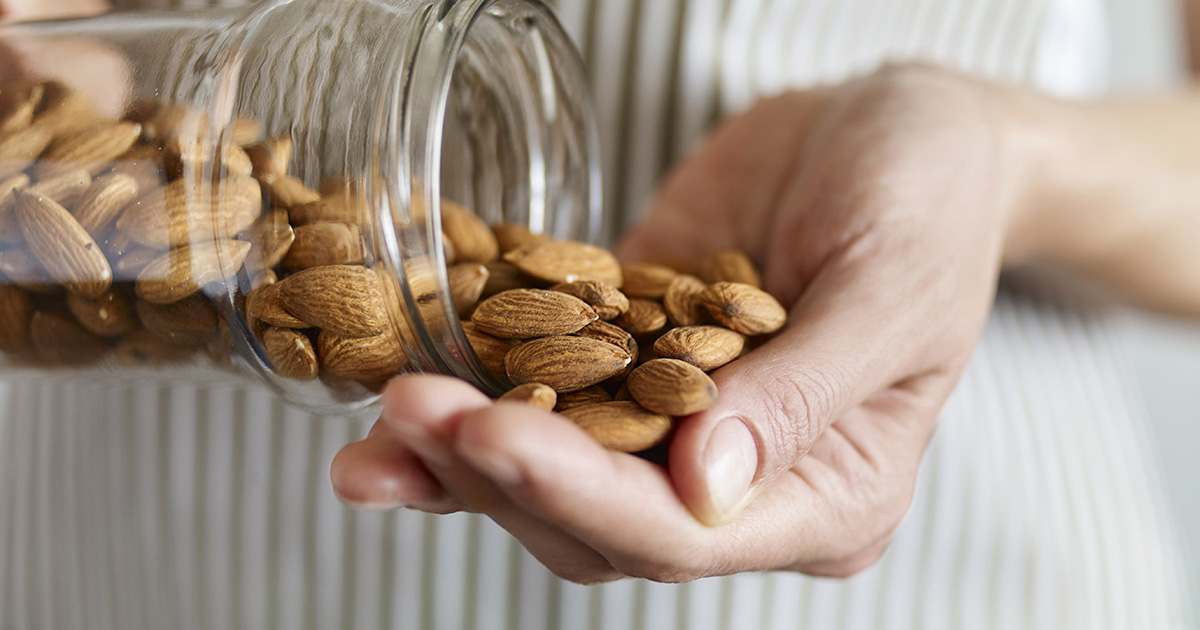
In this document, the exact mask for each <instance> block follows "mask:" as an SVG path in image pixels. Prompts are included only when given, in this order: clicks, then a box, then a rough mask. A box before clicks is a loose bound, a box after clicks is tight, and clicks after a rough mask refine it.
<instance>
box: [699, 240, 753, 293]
mask: <svg viewBox="0 0 1200 630" xmlns="http://www.w3.org/2000/svg"><path fill="white" fill-rule="evenodd" d="M699 273H700V277H701V278H702V279H703V280H704V281H705V282H707V283H709V284H716V283H718V282H740V283H742V284H748V285H750V286H752V287H755V288H759V289H761V288H762V278H761V277H760V276H759V275H758V270H757V269H755V267H754V262H752V261H751V260H750V257H749V256H747V255H746V254H744V253H743V252H741V251H739V250H736V249H727V250H725V251H720V252H717V253H715V254H712V255H711V256H709V257H707V258H705V259H704V261H703V262H701V263H700V269H699Z"/></svg>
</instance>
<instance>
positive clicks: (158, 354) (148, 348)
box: [112, 330, 196, 366]
mask: <svg viewBox="0 0 1200 630" xmlns="http://www.w3.org/2000/svg"><path fill="white" fill-rule="evenodd" d="M195 353H196V346H194V345H180V344H174V343H169V342H167V341H166V340H164V339H163V338H162V337H161V336H159V335H157V334H155V333H152V332H150V331H149V330H139V331H136V332H134V333H132V334H129V335H125V336H124V337H121V340H120V341H118V342H117V345H116V346H114V347H113V351H112V356H113V359H114V360H115V361H116V362H117V363H119V364H122V365H132V366H147V365H166V364H170V363H182V362H184V361H187V360H189V359H190V358H192V356H193V355H194V354H195Z"/></svg>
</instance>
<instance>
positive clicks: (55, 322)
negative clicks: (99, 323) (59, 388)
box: [29, 312, 108, 365]
mask: <svg viewBox="0 0 1200 630" xmlns="http://www.w3.org/2000/svg"><path fill="white" fill-rule="evenodd" d="M29 338H30V341H31V342H32V343H33V348H34V350H36V351H37V353H38V355H40V356H41V358H42V360H44V361H46V362H48V363H52V364H56V365H57V364H62V365H85V364H88V363H94V362H95V361H98V360H99V359H100V357H101V356H103V355H104V353H105V352H106V351H107V350H108V346H107V344H105V343H104V340H103V339H101V338H100V337H97V336H96V335H93V334H92V333H90V332H88V331H87V330H86V329H84V328H83V326H80V325H79V324H77V323H76V322H75V320H73V319H71V318H69V317H67V316H65V315H59V314H58V313H45V312H37V313H34V314H33V318H32V320H30V323H29Z"/></svg>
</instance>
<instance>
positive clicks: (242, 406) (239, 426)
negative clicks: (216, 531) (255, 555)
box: [229, 387, 247, 630]
mask: <svg viewBox="0 0 1200 630" xmlns="http://www.w3.org/2000/svg"><path fill="white" fill-rule="evenodd" d="M230 403H231V404H232V405H233V444H231V445H230V446H231V447H232V449H233V454H232V455H231V457H232V458H233V461H232V462H230V463H231V467H230V471H229V474H230V477H231V478H232V479H233V488H231V489H230V491H231V493H232V494H231V497H230V499H229V500H230V501H232V502H233V504H232V508H233V509H231V510H229V531H230V532H232V534H233V539H232V540H231V541H230V546H229V551H230V554H231V556H232V557H231V558H230V566H231V567H232V568H233V571H231V575H230V576H229V599H230V609H229V610H230V615H232V616H233V628H234V630H240V629H241V628H242V614H243V611H242V566H241V564H240V563H239V560H241V558H242V550H243V549H244V548H245V545H246V539H245V537H244V535H243V534H244V532H243V530H242V518H244V515H243V514H242V507H243V506H242V503H244V502H245V500H246V492H245V490H246V484H247V480H246V462H245V459H246V390H245V389H243V388H241V387H238V388H235V389H234V390H233V395H232V400H231V401H230Z"/></svg>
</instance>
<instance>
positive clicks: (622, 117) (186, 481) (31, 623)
mask: <svg viewBox="0 0 1200 630" xmlns="http://www.w3.org/2000/svg"><path fill="white" fill-rule="evenodd" d="M593 3H595V6H593ZM135 4H136V2H135ZM142 4H143V5H145V6H149V5H151V4H153V3H151V2H149V1H146V2H144V3H142ZM165 4H170V2H167V3H165ZM189 4H194V3H189ZM226 4H228V3H226ZM558 5H559V7H558V8H559V10H560V12H561V15H562V16H563V20H564V23H565V24H566V25H567V27H568V28H569V30H570V31H571V32H572V35H573V36H574V38H575V39H576V41H577V42H579V44H580V47H581V49H583V50H584V51H585V52H586V54H587V57H588V61H589V63H590V68H591V73H592V80H593V87H594V88H595V92H596V97H597V105H598V112H599V116H600V122H601V126H602V134H601V137H602V139H603V142H604V155H605V164H604V166H605V175H606V178H607V179H606V190H605V193H606V196H607V199H608V201H609V204H610V212H612V213H618V212H619V210H630V212H628V213H627V214H628V215H630V216H633V215H634V214H635V212H632V210H633V209H636V208H638V207H640V206H641V205H642V204H643V203H644V202H645V199H646V197H647V196H648V194H649V193H650V192H651V191H652V190H653V188H654V186H655V185H656V183H657V182H658V180H659V177H660V175H661V173H662V172H663V171H664V170H665V168H666V167H667V166H668V165H669V164H670V163H671V162H673V161H675V160H677V159H678V158H679V157H680V156H681V155H683V154H684V153H685V152H686V151H687V150H688V149H689V148H691V147H694V146H695V145H696V143H697V142H698V141H699V140H700V139H701V138H702V137H703V136H704V134H705V132H706V130H707V129H709V128H710V127H711V125H712V123H713V122H714V121H715V120H716V119H717V118H718V117H719V116H720V115H721V114H723V113H727V112H731V111H734V110H736V109H738V108H741V107H744V106H746V105H748V104H750V103H751V102H753V101H754V100H755V99H756V98H758V97H760V96H762V95H764V94H768V93H771V92H775V91H778V90H781V89H785V88H787V87H795V86H804V85H810V84H813V83H817V82H831V81H837V80H840V79H843V78H845V77H847V76H849V75H852V74H855V73H860V72H864V71H868V70H870V69H871V68H873V67H875V66H876V65H877V64H878V63H879V61H880V60H882V59H910V58H926V59H932V60H936V61H939V62H942V63H946V64H949V65H952V66H955V67H958V68H961V69H964V70H967V71H971V72H975V73H979V74H982V75H985V76H990V77H995V78H998V79H1003V80H1012V81H1023V82H1028V83H1032V84H1035V85H1038V86H1040V87H1042V88H1045V89H1049V90H1054V91H1057V92H1062V93H1076V94H1082V93H1088V92H1093V91H1096V90H1099V89H1102V88H1103V68H1104V67H1105V65H1104V48H1105V47H1104V41H1103V37H1102V35H1101V33H1102V32H1103V28H1102V26H1103V22H1102V19H1103V16H1102V14H1101V13H1100V11H1099V5H1098V3H1096V2H1092V1H1089V0H987V1H984V0H645V1H639V0H564V1H562V2H559V3H558ZM589 16H594V17H595V21H594V22H593V23H590V24H589V23H587V21H588V18H589ZM677 22H681V23H682V24H683V28H681V29H679V31H678V32H679V35H680V38H679V39H678V41H676V38H675V35H674V33H675V32H676V30H675V28H674V24H675V23H677ZM676 51H679V52H678V55H677V56H676ZM1113 317H1114V314H1113V313H1112V312H1111V311H1110V310H1108V309H1106V308H1105V307H1103V306H1099V305H1096V304H1092V303H1089V302H1086V301H1084V300H1082V299H1077V298H1074V297H1070V296H1069V294H1065V293H1064V292H1063V291H1061V290H1059V289H1057V288H1046V287H1044V286H1042V285H1040V284H1031V283H1020V282H1016V283H1006V286H1005V288H1004V289H1003V290H1002V292H1001V296H1000V298H999V300H998V305H997V307H996V309H995V312H994V314H993V316H992V318H991V320H990V321H989V323H988V327H987V330H986V331H985V333H984V337H983V340H982V341H981V343H980V346H979V349H978V351H977V353H976V355H975V357H974V358H973V360H972V362H971V364H970V366H969V368H968V369H967V371H966V374H965V375H964V377H963V381H962V383H961V384H960V386H959V387H958V388H957V390H956V391H955V393H954V394H953V396H952V397H951V399H950V401H949V403H948V404H947V406H946V409H945V411H944V413H943V416H942V420H941V424H940V427H939V429H938V433H937V435H936V437H935V439H934V440H933V443H932V444H931V446H930V449H929V453H928V455H927V458H926V461H925V463H924V465H923V467H922V470H921V476H920V480H919V483H918V488H917V493H916V498H915V501H914V504H913V507H912V510H911V512H910V514H909V516H908V518H907V519H906V521H905V523H904V524H903V525H902V526H901V528H900V530H899V531H898V532H897V535H896V539H895V541H894V543H893V544H892V545H891V547H890V548H889V550H888V551H887V553H886V554H885V556H884V558H883V559H882V561H881V562H880V563H879V564H878V565H876V566H874V567H873V568H871V569H869V570H867V571H866V572H864V573H863V574H861V575H859V576H857V577H855V578H852V579H849V580H845V581H835V580H821V579H812V578H808V577H804V576H800V575H794V574H784V573H766V574H753V575H740V576H736V577H730V578H718V579H709V580H701V581H699V582H696V583H693V584H687V585H661V584H653V583H648V582H644V581H627V582H622V583H618V584H611V585H605V586H601V587H582V586H577V585H573V584H569V583H564V582H562V581H560V580H558V579H556V578H554V577H553V576H552V575H550V574H549V573H548V572H547V571H546V570H545V569H544V568H542V567H541V566H540V565H539V564H538V563H537V562H536V561H535V560H533V559H532V558H531V557H530V556H529V555H528V554H526V553H524V552H523V551H522V550H521V549H520V548H519V546H518V545H516V543H515V542H513V541H512V539H510V538H509V537H508V536H507V535H506V534H505V533H504V532H503V531H501V530H499V529H498V528H497V527H496V526H494V525H493V524H491V523H490V522H488V521H486V520H485V519H483V518H480V517H476V516H468V515H454V516H449V517H434V516H427V515H422V514H418V513H414V512H406V511H399V512H393V513H389V514H382V515H381V514H363V513H357V512H353V511H350V510H348V509H346V508H343V507H342V506H340V505H339V504H338V503H337V501H336V499H335V498H334V497H333V495H332V492H331V490H330V489H329V484H328V480H327V469H328V464H329V461H330V460H331V458H332V456H333V454H334V453H335V452H336V451H337V449H338V448H340V447H341V446H342V445H344V444H345V443H347V442H348V441H350V440H353V439H355V438H356V437H358V436H360V435H362V434H363V433H364V432H365V430H366V428H367V424H366V420H369V417H366V418H362V419H359V420H358V421H357V422H347V421H345V420H343V419H338V418H318V417H313V416H310V415H308V414H305V413H303V412H300V411H297V410H295V409H292V408H289V407H287V406H284V405H282V404H280V403H279V401H277V400H275V399H274V398H273V397H272V396H271V395H270V394H269V393H267V392H266V391H265V390H262V389H260V388H257V387H254V386H251V385H246V384H245V383H240V382H235V381H233V380H227V381H220V380H219V381H216V382H199V381H196V380H195V379H186V378H184V379H179V380H177V381H175V382H168V381H165V380H164V379H163V377H161V376H154V375H132V376H128V377H126V375H106V376H96V375H88V376H87V377H85V378H81V377H80V376H79V375H61V374H56V375H13V376H12V377H11V378H9V379H6V381H5V382H4V386H3V388H0V392H2V396H3V398H2V399H0V402H2V403H4V405H5V406H4V407H3V409H5V410H6V411H5V412H4V414H3V415H2V416H0V628H3V629H4V630H8V629H9V628H12V629H14V630H32V629H41V628H47V629H54V630H74V629H76V628H88V629H89V630H91V629H93V628H99V629H107V628H113V629H122V630H125V629H141V628H172V629H176V628H178V629H188V628H199V629H206V630H207V629H215V628H248V629H255V630H257V629H259V628H289V629H295V628H317V629H326V628H354V629H358V628H363V629H365V628H396V629H402V630H411V629H414V628H419V629H423V630H425V629H436V630H443V629H444V630H451V629H458V628H472V629H484V628H488V629H491V628H497V629H499V628H507V629H513V630H518V629H519V630H538V629H540V628H567V629H572V630H574V629H576V628H579V629H583V628H588V629H601V628H603V629H609V628H611V629H614V630H615V629H626V628H645V629H648V630H659V629H664V628H678V629H683V628H687V629H694V630H703V629H714V630H715V629H728V630H748V629H755V628H763V629H772V630H775V629H778V630H782V629H785V628H787V629H796V628H814V629H822V630H823V629H841V628H845V629H850V628H853V629H859V628H864V629H865V628H889V629H892V628H894V629H914V630H916V629H939V628H969V629H972V630H976V629H981V630H982V629H993V628H994V629H1014V630H1016V629H1020V630H1026V629H1035V628H1036V629H1043V628H1044V629H1055V630H1058V629H1071V630H1074V629H1077V628H1088V629H1091V628H1112V629H1126V628H1128V629H1135V628H1136V629H1141V628H1184V627H1190V626H1188V621H1189V620H1188V618H1186V617H1185V613H1186V611H1185V610H1184V608H1183V604H1182V589H1183V582H1182V576H1181V573H1180V570H1179V567H1178V566H1177V557H1176V556H1177V550H1176V541H1175V532H1174V531H1173V529H1172V526H1171V523H1170V521H1169V520H1168V519H1167V518H1166V517H1165V516H1164V515H1165V514H1166V512H1165V511H1164V509H1163V505H1162V499H1161V496H1160V492H1159V485H1158V482H1157V480H1156V478H1155V475H1156V472H1155V469H1154V467H1153V462H1152V460H1150V459H1149V458H1148V457H1147V456H1146V453H1145V446H1144V444H1143V439H1142V437H1141V433H1140V432H1141V425H1142V416H1141V414H1142V411H1141V407H1140V403H1139V402H1138V400H1137V394H1136V392H1135V391H1134V390H1133V389H1132V388H1131V387H1130V386H1129V384H1130V383H1131V382H1132V381H1131V378H1130V375H1129V374H1127V373H1125V368H1124V367H1123V366H1124V365H1125V360H1124V357H1123V354H1122V353H1123V349H1122V340H1121V339H1120V338H1119V336H1118V335H1117V333H1116V332H1114V331H1115V330H1116V329H1115V328H1114V327H1113V326H1112V325H1111V320H1112V318H1113Z"/></svg>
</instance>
